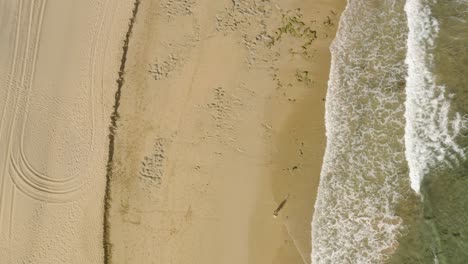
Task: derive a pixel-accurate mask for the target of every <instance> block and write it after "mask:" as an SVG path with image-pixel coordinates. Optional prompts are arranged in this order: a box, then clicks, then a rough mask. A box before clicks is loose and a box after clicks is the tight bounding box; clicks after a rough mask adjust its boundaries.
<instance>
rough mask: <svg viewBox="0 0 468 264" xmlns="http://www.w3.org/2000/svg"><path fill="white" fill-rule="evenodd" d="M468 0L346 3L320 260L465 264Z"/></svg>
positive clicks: (329, 107)
mask: <svg viewBox="0 0 468 264" xmlns="http://www.w3.org/2000/svg"><path fill="white" fill-rule="evenodd" d="M467 24H468V1H466V0H444V1H442V0H439V1H434V0H407V1H404V0H400V1H398V0H349V1H348V5H347V7H346V10H345V11H344V13H343V14H342V17H341V21H340V26H339V29H338V33H337V36H336V39H335V41H334V43H333V45H332V47H331V51H332V66H331V71H330V79H329V90H328V94H327V103H326V128H327V148H326V152H325V156H324V160H323V166H322V173H321V182H320V187H319V193H318V197H317V202H316V210H315V215H314V219H313V223H312V225H313V227H312V229H313V234H312V237H313V238H312V259H313V263H468V244H467V240H468V224H466V223H468V193H466V192H467V191H468V162H467V154H466V153H467V151H468V148H467V147H468V88H467V87H466V84H467V83H468V82H467V81H468V79H467V78H468V77H467V76H468V48H467V47H468V45H467V43H468V30H467V28H468V25H467Z"/></svg>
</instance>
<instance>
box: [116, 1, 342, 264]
mask: <svg viewBox="0 0 468 264" xmlns="http://www.w3.org/2000/svg"><path fill="white" fill-rule="evenodd" d="M343 7H344V1H316V2H314V3H302V1H279V2H278V3H276V4H275V3H273V2H270V1H263V2H258V1H208V0H206V1H198V2H197V1H189V0H188V1H179V2H173V1H143V2H141V6H140V11H139V13H138V15H137V18H136V22H135V27H134V31H133V33H132V37H131V41H130V44H129V51H128V57H127V62H126V71H125V75H124V80H125V81H124V84H123V86H122V94H121V95H122V97H121V100H120V107H119V119H118V121H117V130H116V136H115V151H114V157H113V164H112V176H111V178H110V185H109V187H110V193H109V194H110V195H109V198H110V199H109V200H108V205H109V215H108V219H107V221H108V224H109V229H108V231H109V233H108V243H109V244H108V245H109V247H108V250H109V251H108V255H107V257H108V260H109V263H149V262H154V263H189V262H190V263H309V262H310V248H311V245H310V242H311V238H310V222H311V217H312V211H313V204H314V199H315V193H316V189H317V185H318V179H319V171H320V164H321V159H322V154H323V150H324V147H325V146H324V144H325V138H324V136H325V133H324V124H323V114H324V113H323V111H324V101H323V98H324V97H325V93H326V83H327V79H328V69H329V63H330V57H329V52H328V46H329V44H330V42H331V41H332V39H333V37H334V32H335V30H336V26H337V23H338V19H339V13H340V12H341V9H342V8H343ZM288 194H289V198H288V200H287V202H286V203H285V204H284V207H283V208H282V210H281V211H280V212H279V214H278V217H277V218H274V217H273V212H274V210H275V209H276V208H277V207H278V205H279V203H281V201H283V199H284V198H285V197H287V195H288Z"/></svg>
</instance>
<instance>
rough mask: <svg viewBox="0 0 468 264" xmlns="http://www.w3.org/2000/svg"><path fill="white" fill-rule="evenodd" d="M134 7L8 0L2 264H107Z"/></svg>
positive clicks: (2, 10)
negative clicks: (108, 196) (109, 177)
mask: <svg viewBox="0 0 468 264" xmlns="http://www.w3.org/2000/svg"><path fill="white" fill-rule="evenodd" d="M131 4H132V3H130V2H129V3H124V2H123V1H119V3H118V4H113V3H111V1H61V0H60V1H58V0H57V1H53V0H43V1H0V6H1V7H0V16H1V19H0V27H1V28H2V30H1V33H0V34H1V37H0V49H1V51H2V52H1V53H0V72H1V74H0V84H1V89H0V111H1V113H0V115H1V124H0V152H1V155H0V158H1V159H0V169H1V179H0V184H1V185H0V199H1V202H0V263H5V264H12V263H31V264H32V263H102V259H103V247H102V235H103V224H102V218H103V217H102V215H103V204H104V203H103V196H104V189H105V174H106V167H105V164H106V162H107V151H108V144H109V142H108V133H109V130H108V126H109V116H110V114H111V109H112V105H113V103H114V98H113V94H114V91H115V87H116V85H115V80H116V79H117V69H118V67H119V65H120V60H119V55H120V53H121V46H122V42H121V39H122V38H123V36H124V35H125V31H126V28H127V21H128V17H129V16H130V11H131Z"/></svg>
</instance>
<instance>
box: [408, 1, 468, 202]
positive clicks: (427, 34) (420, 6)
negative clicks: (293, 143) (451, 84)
mask: <svg viewBox="0 0 468 264" xmlns="http://www.w3.org/2000/svg"><path fill="white" fill-rule="evenodd" d="M435 2H436V1H434V0H432V1H431V0H407V2H406V5H405V11H406V14H407V19H408V28H409V33H408V44H407V57H406V64H407V65H408V77H407V79H406V83H407V85H406V103H405V106H406V112H405V118H406V126H405V145H406V152H405V153H406V159H407V161H408V166H409V173H410V179H411V187H412V188H413V189H414V190H415V191H416V192H418V193H419V191H420V186H421V182H422V181H423V178H424V175H427V174H428V173H429V171H430V170H431V169H433V168H435V167H438V166H440V165H447V166H449V167H452V166H453V165H458V164H459V161H460V159H464V157H465V153H464V150H463V148H461V147H460V146H458V145H457V143H456V142H455V138H456V137H457V136H458V135H459V133H460V129H461V126H462V125H463V123H464V122H463V119H462V116H461V114H460V113H453V114H450V106H451V104H450V101H451V97H453V95H451V94H448V93H447V91H446V87H445V86H444V85H438V84H436V76H435V75H434V74H433V71H432V69H433V68H434V54H433V52H434V49H435V44H434V41H435V39H436V38H437V35H438V32H439V23H438V22H437V20H436V19H435V18H434V17H433V16H432V15H431V8H430V4H431V3H432V4H434V3H435Z"/></svg>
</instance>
